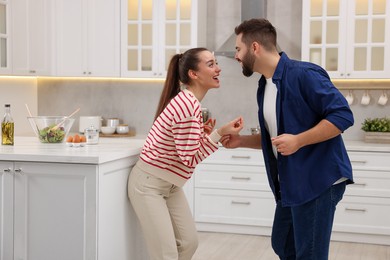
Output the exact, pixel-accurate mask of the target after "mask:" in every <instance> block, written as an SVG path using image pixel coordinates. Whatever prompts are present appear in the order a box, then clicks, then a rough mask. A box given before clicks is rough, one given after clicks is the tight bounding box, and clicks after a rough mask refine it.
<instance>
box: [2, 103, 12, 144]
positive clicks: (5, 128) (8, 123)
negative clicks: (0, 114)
mask: <svg viewBox="0 0 390 260" xmlns="http://www.w3.org/2000/svg"><path fill="white" fill-rule="evenodd" d="M1 144H3V145H14V120H13V119H12V116H11V105H10V104H5V113H4V118H3V121H2V122H1Z"/></svg>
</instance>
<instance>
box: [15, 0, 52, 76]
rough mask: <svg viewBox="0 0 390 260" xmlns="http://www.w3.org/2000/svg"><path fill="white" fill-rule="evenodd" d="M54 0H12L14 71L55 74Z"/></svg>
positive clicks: (28, 73)
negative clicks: (53, 51)
mask: <svg viewBox="0 0 390 260" xmlns="http://www.w3.org/2000/svg"><path fill="white" fill-rule="evenodd" d="M52 2H53V1H51V0H34V1H32V0H12V3H11V4H12V13H11V26H12V75H25V76H26V75H27V76H37V75H38V76H42V75H51V69H52V63H51V59H52V32H53V28H52V24H53V19H52V14H53V10H52Z"/></svg>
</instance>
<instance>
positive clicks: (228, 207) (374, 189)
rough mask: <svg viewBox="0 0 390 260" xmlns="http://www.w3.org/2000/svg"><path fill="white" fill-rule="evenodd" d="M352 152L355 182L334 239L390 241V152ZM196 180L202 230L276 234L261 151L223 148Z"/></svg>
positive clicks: (338, 218) (205, 163) (337, 219)
mask: <svg viewBox="0 0 390 260" xmlns="http://www.w3.org/2000/svg"><path fill="white" fill-rule="evenodd" d="M348 154H349V157H350V159H351V163H352V168H353V174H354V180H355V184H352V185H348V186H347V189H346V192H345V194H344V198H343V199H342V200H341V202H340V203H339V204H338V205H337V208H336V213H335V219H334V225H333V232H332V240H338V241H349V242H359V243H374V244H383V245H390V221H389V219H390V160H389V158H390V157H389V153H386V152H382V153H381V152H366V151H352V150H349V151H348ZM193 179H194V180H193V186H192V187H193V196H192V197H193V201H192V200H190V204H191V205H193V214H194V218H195V221H196V224H197V227H198V230H200V231H215V232H229V233H242V234H258V235H270V234H271V228H272V222H273V216H274V211H275V201H274V197H273V194H272V192H271V190H270V188H269V185H268V180H267V175H266V170H265V166H264V161H263V156H262V154H261V151H260V150H254V149H232V150H228V149H224V148H220V149H219V150H218V151H217V152H215V153H214V154H213V155H211V156H210V157H208V158H207V159H206V160H204V161H203V162H202V163H201V164H199V165H198V166H197V168H196V170H195V174H194V176H193ZM189 189H190V188H189V187H187V191H188V190H189ZM192 202H193V204H192Z"/></svg>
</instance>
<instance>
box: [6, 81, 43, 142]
mask: <svg viewBox="0 0 390 260" xmlns="http://www.w3.org/2000/svg"><path fill="white" fill-rule="evenodd" d="M37 102H38V95H37V84H36V79H35V78H12V77H9V78H0V107H1V108H0V111H1V112H0V113H4V104H11V114H12V117H13V119H14V122H15V135H26V136H29V135H30V136H31V135H34V133H33V131H32V129H31V126H30V124H29V122H28V120H27V116H28V113H27V109H26V106H25V104H27V105H28V107H29V109H30V111H31V113H32V114H33V115H36V114H37V107H38V106H37ZM2 115H3V114H2Z"/></svg>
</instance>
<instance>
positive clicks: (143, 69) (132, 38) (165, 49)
mask: <svg viewBox="0 0 390 260" xmlns="http://www.w3.org/2000/svg"><path fill="white" fill-rule="evenodd" d="M121 3H122V5H121V10H122V13H121V17H122V21H121V58H122V61H121V75H122V77H165V75H166V70H167V68H168V65H169V61H170V59H171V57H172V56H173V55H174V54H176V53H181V52H184V51H185V50H187V49H189V48H192V47H194V46H196V44H197V9H198V1H197V0H176V1H160V0H148V1H145V0H122V2H121Z"/></svg>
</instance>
